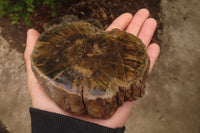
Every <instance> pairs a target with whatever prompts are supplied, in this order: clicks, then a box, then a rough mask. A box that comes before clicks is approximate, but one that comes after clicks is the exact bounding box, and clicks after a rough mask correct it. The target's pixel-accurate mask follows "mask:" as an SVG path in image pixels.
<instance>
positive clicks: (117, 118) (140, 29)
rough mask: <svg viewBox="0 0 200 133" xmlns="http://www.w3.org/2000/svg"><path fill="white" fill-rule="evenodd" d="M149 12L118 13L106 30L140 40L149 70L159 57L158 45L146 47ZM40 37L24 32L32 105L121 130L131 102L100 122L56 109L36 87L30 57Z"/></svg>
mask: <svg viewBox="0 0 200 133" xmlns="http://www.w3.org/2000/svg"><path fill="white" fill-rule="evenodd" d="M148 16H149V12H148V10H146V9H141V10H139V11H138V12H137V13H136V14H135V15H134V16H132V15H131V14H129V13H125V14H122V15H121V16H119V17H118V18H117V19H115V20H114V22H113V23H112V24H111V25H110V26H109V27H108V28H107V31H109V30H111V29H113V28H118V29H120V30H125V31H126V32H129V33H132V34H133V35H135V36H137V37H138V38H140V39H141V40H142V41H143V43H144V44H145V45H146V48H147V53H148V55H149V57H150V71H151V69H152V67H153V65H154V63H155V61H156V59H157V56H158V54H159V46H158V45H157V44H155V43H153V44H151V45H149V43H150V41H151V39H152V36H153V34H154V31H155V29H156V21H155V20H154V19H152V18H148ZM39 36H40V34H39V33H38V32H37V31H35V30H33V29H31V30H29V31H28V36H27V45H26V50H25V54H24V57H25V61H26V68H27V76H28V89H29V92H30V95H31V98H32V106H33V107H34V108H37V109H41V110H45V111H49V112H54V113H58V114H62V115H67V116H71V117H75V118H78V119H82V120H85V121H89V122H93V123H97V124H99V125H103V126H106V127H111V128H117V127H122V126H123V125H124V124H125V122H126V120H127V118H128V116H129V114H130V112H131V110H132V108H133V105H134V102H135V101H133V102H125V103H124V104H123V105H122V106H121V107H119V108H118V110H117V111H116V112H115V114H114V115H113V116H112V117H111V118H110V119H107V120H102V119H94V118H90V117H88V116H76V115H73V114H71V113H68V112H66V111H64V110H62V109H61V108H60V107H58V106H57V105H56V104H55V103H54V102H53V101H52V100H51V99H50V98H49V97H48V96H47V95H46V94H45V92H44V90H43V88H42V87H41V86H40V84H39V82H38V81H37V79H36V78H35V76H34V73H33V72H32V69H31V62H30V55H31V52H32V50H33V47H34V45H35V42H36V40H37V39H38V37H39Z"/></svg>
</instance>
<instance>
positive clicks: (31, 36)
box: [24, 29, 40, 62]
mask: <svg viewBox="0 0 200 133" xmlns="http://www.w3.org/2000/svg"><path fill="white" fill-rule="evenodd" d="M39 36H40V33H39V32H37V31H36V30H34V29H29V30H28V31H27V39H26V49H25V53H24V59H25V61H26V62H28V61H29V60H30V55H31V53H32V51H33V48H34V46H35V43H36V41H37V39H38V38H39Z"/></svg>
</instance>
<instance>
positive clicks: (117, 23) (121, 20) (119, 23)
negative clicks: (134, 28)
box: [106, 13, 133, 31]
mask: <svg viewBox="0 0 200 133" xmlns="http://www.w3.org/2000/svg"><path fill="white" fill-rule="evenodd" d="M132 18H133V16H132V14H130V13H124V14H122V15H120V16H119V17H118V18H116V19H115V20H114V21H113V22H112V24H111V25H110V26H109V27H108V28H107V29H106V31H110V30H112V29H114V28H117V29H119V30H124V29H125V28H126V27H127V26H128V25H129V23H130V22H131V20H132Z"/></svg>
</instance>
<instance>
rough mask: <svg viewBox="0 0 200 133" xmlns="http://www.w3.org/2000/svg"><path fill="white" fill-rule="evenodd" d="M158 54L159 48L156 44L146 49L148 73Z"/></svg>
mask: <svg viewBox="0 0 200 133" xmlns="http://www.w3.org/2000/svg"><path fill="white" fill-rule="evenodd" d="M159 53H160V47H159V45H158V44H156V43H152V44H150V45H149V46H148V48H147V54H148V55H149V58H150V69H149V73H150V72H151V70H152V68H153V65H154V64H155V62H156V60H157V58H158V55H159Z"/></svg>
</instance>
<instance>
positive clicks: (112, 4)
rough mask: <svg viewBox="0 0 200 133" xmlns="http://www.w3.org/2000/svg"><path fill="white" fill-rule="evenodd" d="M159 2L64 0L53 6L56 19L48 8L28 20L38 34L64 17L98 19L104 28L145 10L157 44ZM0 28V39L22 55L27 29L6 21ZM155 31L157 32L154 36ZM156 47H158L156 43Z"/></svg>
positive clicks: (0, 20) (3, 19) (23, 25)
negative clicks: (153, 24)
mask: <svg viewBox="0 0 200 133" xmlns="http://www.w3.org/2000/svg"><path fill="white" fill-rule="evenodd" d="M160 1H161V0H154V1H152V0H131V1H130V0H113V1H110V0H68V1H67V2H66V4H65V5H60V6H56V7H55V8H56V11H57V15H56V17H52V16H51V9H50V8H49V7H48V6H45V5H43V6H40V7H37V8H36V9H35V10H34V12H33V13H32V14H31V16H30V20H31V21H32V24H33V27H32V28H35V29H36V30H38V31H39V32H40V33H42V32H43V25H44V24H45V23H47V22H49V21H51V20H52V19H54V18H58V17H61V16H64V15H67V14H72V15H77V16H78V17H79V18H81V19H86V18H95V19H98V20H99V21H100V22H101V23H102V24H103V26H104V28H106V27H107V26H108V25H109V24H111V23H112V21H113V20H114V19H115V18H116V17H118V16H119V15H121V14H122V13H124V12H130V13H132V14H135V12H136V11H137V10H139V9H141V8H147V9H148V10H149V11H150V12H151V17H154V18H155V19H156V20H157V22H158V29H157V31H156V33H155V35H154V37H153V40H152V41H153V42H157V43H159V42H160V40H159V38H158V34H161V32H162V24H161V23H160V20H159V13H160ZM0 27H2V28H3V30H2V33H1V34H2V36H3V37H4V38H5V39H6V40H7V41H8V42H9V43H10V46H11V48H15V49H16V50H17V51H18V52H20V53H23V52H24V49H25V43H26V31H27V29H28V28H30V27H28V26H26V25H25V24H24V23H23V22H22V23H21V24H20V25H17V26H16V25H11V21H10V20H9V18H8V17H3V18H1V19H0ZM158 31H159V32H158ZM159 44H160V43H159Z"/></svg>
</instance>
